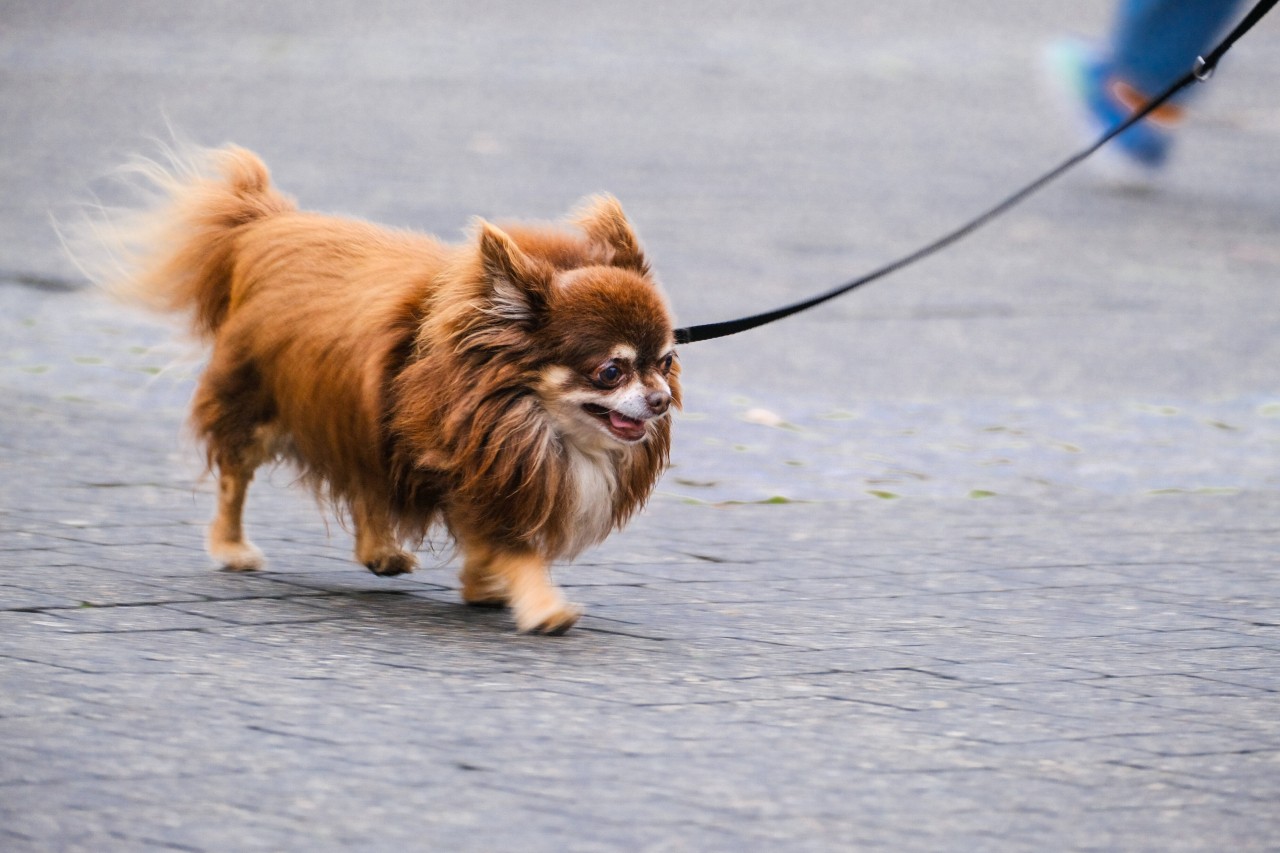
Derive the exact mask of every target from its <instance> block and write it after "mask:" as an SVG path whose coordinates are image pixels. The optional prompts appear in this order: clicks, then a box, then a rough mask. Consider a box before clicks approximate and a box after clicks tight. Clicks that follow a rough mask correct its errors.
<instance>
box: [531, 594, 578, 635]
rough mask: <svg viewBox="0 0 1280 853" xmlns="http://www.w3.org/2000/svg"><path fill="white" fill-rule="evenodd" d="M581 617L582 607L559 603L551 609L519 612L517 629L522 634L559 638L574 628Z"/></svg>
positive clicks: (564, 602) (565, 602)
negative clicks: (546, 635) (547, 635)
mask: <svg viewBox="0 0 1280 853" xmlns="http://www.w3.org/2000/svg"><path fill="white" fill-rule="evenodd" d="M581 615H582V607H581V605H578V604H572V603H570V602H568V601H558V602H556V603H555V604H554V605H552V606H549V607H543V608H526V609H521V610H517V611H516V628H518V629H519V630H520V633H522V634H549V635H557V636H558V635H560V634H563V633H564V632H565V631H568V630H569V629H570V628H572V627H573V626H574V623H576V622H577V621H578V617H580V616H581Z"/></svg>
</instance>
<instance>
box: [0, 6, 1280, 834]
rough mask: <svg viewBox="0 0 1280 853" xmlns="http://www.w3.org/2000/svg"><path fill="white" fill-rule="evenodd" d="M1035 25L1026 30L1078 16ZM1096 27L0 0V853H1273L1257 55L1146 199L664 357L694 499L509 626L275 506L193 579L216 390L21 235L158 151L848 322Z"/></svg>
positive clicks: (1100, 15)
mask: <svg viewBox="0 0 1280 853" xmlns="http://www.w3.org/2000/svg"><path fill="white" fill-rule="evenodd" d="M1059 5H1061V4H1059ZM1108 15H1109V4H1107V3H1101V2H1089V3H1082V4H1074V5H1073V6H1072V7H1071V9H1067V8H1065V7H1062V8H1059V7H1057V6H1053V5H1052V4H1048V5H1044V6H1043V8H1041V7H1040V6H1037V5H1036V4H1022V3H1015V2H1012V0H1009V2H982V3H966V4H955V6H954V7H952V6H947V7H945V8H942V9H939V6H938V4H935V3H924V2H916V1H915V0H912V2H903V3H895V4H870V3H860V4H848V3H835V2H831V3H826V2H823V3H806V4H800V5H796V4H767V5H765V6H761V5H760V4H754V5H752V6H750V7H749V8H748V7H745V6H742V5H741V4H729V3H712V4H694V5H690V4H665V3H663V4H649V5H646V6H644V7H643V8H638V7H635V5H634V4H622V3H614V2H605V3H595V4H572V3H556V4H538V5H536V6H530V5H524V6H521V5H519V4H513V3H509V2H506V0H495V2H492V3H467V4H448V5H446V4H436V3H427V4H419V3H391V2H383V3H378V2H374V3H363V4H359V5H358V6H348V5H346V4H329V3H322V4H302V3H295V2H285V3H273V4H250V3H240V2H228V3H209V4H195V5H192V4H171V3H161V2H151V3H143V2H131V3H128V4H118V5H117V6H115V7H113V8H112V9H111V10H110V11H108V10H107V9H106V7H103V6H101V5H100V4H92V3H77V2H61V3H41V4H31V3H7V2H4V3H0V116H2V117H3V119H4V120H3V121H0V190H2V192H0V395H2V397H3V400H4V403H3V405H2V406H0V849H4V850H15V851H27V850H31V851H36V850H40V851H45V850H92V851H100V850H111V849H125V850H144V849H179V850H209V851H214V850H219V851H220V850H256V849H269V850H345V849H360V850H392V849H431V850H503V849H521V850H583V851H591V850H628V851H629V850H655V851H657V850H698V851H702V850H744V849H749V850H756V849H760V850H765V849H786V850H815V851H816V850H836V849H883V850H895V851H896V850H963V851H987V850H990V851H1018V850H1028V849H1050V850H1058V849H1062V850H1067V849H1070V850H1151V851H1169V850H1204V851H1216V850H1223V849H1233V850H1272V849H1276V841H1275V839H1276V838H1277V837H1280V817H1277V810H1276V807H1275V804H1276V802H1277V801H1278V800H1280V714H1278V713H1277V691H1278V690H1280V665H1277V652H1280V615H1278V613H1280V601H1278V599H1280V568H1278V560H1277V556H1278V554H1280V546H1278V543H1277V537H1278V535H1280V524H1278V523H1277V521H1276V518H1277V513H1278V512H1280V474H1277V470H1278V469H1277V461H1278V459H1277V457H1278V456H1280V388H1278V386H1277V380H1278V379H1280V337H1277V336H1276V335H1275V331H1274V330H1275V329H1276V327H1277V320H1280V303H1278V302H1277V300H1276V298H1275V295H1274V293H1273V289H1274V287H1275V285H1276V281H1277V278H1278V275H1277V274H1278V273H1280V252H1278V251H1277V248H1276V247H1277V239H1276V235H1277V233H1278V230H1280V203H1277V199H1278V198H1280V178H1278V177H1277V176H1278V175H1280V168H1278V166H1280V159H1277V158H1278V156H1280V155H1277V152H1278V151H1280V104H1278V103H1277V101H1276V98H1275V94H1274V93H1275V92H1277V91H1280V66H1277V65H1276V63H1274V62H1273V61H1272V59H1271V58H1272V57H1274V56H1275V55H1276V50H1277V48H1280V35H1278V34H1280V29H1278V28H1277V27H1276V26H1275V23H1276V22H1275V21H1271V20H1268V21H1266V22H1264V24H1263V25H1262V26H1261V27H1260V28H1259V30H1258V31H1257V32H1256V33H1255V34H1254V35H1251V36H1250V37H1249V39H1248V40H1246V41H1245V42H1242V43H1241V44H1240V46H1239V47H1238V48H1237V51H1236V52H1235V53H1233V55H1232V57H1231V60H1230V62H1229V63H1228V65H1227V66H1226V67H1224V68H1223V69H1222V71H1221V73H1220V74H1219V75H1218V76H1217V77H1216V78H1215V79H1214V81H1213V83H1212V84H1211V88H1210V89H1209V90H1208V91H1206V92H1205V93H1204V96H1203V97H1202V99H1200V100H1199V101H1197V102H1196V104H1195V109H1194V110H1193V114H1192V118H1191V120H1190V121H1189V122H1188V124H1187V126H1186V127H1185V128H1184V129H1183V131H1182V133H1181V135H1180V138H1179V149H1180V150H1179V155H1180V156H1179V159H1178V160H1177V162H1176V163H1175V164H1174V167H1173V168H1172V169H1170V170H1168V171H1167V172H1166V173H1165V174H1164V175H1162V176H1161V179H1160V180H1159V182H1157V183H1156V184H1155V185H1154V186H1153V187H1151V188H1149V189H1147V190H1145V191H1143V192H1134V191H1131V190H1120V189H1117V188H1116V187H1115V186H1113V185H1110V184H1108V183H1106V182H1105V181H1103V180H1101V179H1099V178H1098V177H1097V176H1096V175H1091V174H1089V173H1087V172H1086V173H1081V174H1077V175H1073V176H1071V177H1070V178H1068V179H1066V180H1064V181H1063V182H1061V183H1060V184H1058V185H1057V186H1055V187H1053V188H1051V189H1050V190H1049V191H1047V192H1046V193H1045V194H1043V195H1042V196H1040V197H1039V198H1037V199H1035V200H1034V201H1032V202H1031V203H1030V204H1029V205H1028V206H1026V207H1025V208H1023V209H1021V210H1019V211H1018V212H1016V213H1015V214H1013V215H1012V216H1010V217H1009V218H1008V219H1006V220H1003V221H1002V222H1000V223H999V224H997V225H995V226H993V227H992V228H990V229H989V230H987V231H985V232H983V233H982V234H981V235H978V236H976V237H975V238H974V239H972V240H971V241H969V242H966V243H965V244H963V245H961V246H958V247H956V248H955V249H953V250H951V251H949V252H948V253H946V254H945V255H942V256H940V257H938V258H936V259H933V260H931V261H929V262H927V263H926V264H924V265H922V266H920V267H918V268H915V269H912V270H911V271H908V272H905V273H903V274H901V275H899V276H897V277H895V278H893V279H889V280H887V281H884V282H882V283H880V284H877V285H875V286H874V287H872V288H870V289H868V290H866V291H864V292H861V293H859V294H858V295H856V296H852V297H850V298H849V299H847V300H843V301H841V302H838V303H836V304H834V305H831V306H828V307H827V308H824V309H823V310H821V311H820V312H817V313H814V314H812V315H807V316H804V317H800V318H796V319H793V320H790V321H788V322H787V323H785V324H783V325H780V326H778V327H774V328H772V329H768V330H760V331H757V332H754V333H752V334H749V335H745V336H743V337H741V338H738V339H730V340H726V341H721V342H710V343H704V344H699V345H696V346H691V347H687V348H686V349H685V351H684V352H683V353H682V359H683V361H684V365H685V370H686V376H687V377H688V383H687V385H688V407H687V410H686V412H685V413H684V414H683V415H682V416H681V417H680V419H679V421H678V424H677V445H676V450H675V463H676V464H675V467H674V469H673V470H672V471H671V472H670V474H669V475H668V476H667V477H666V478H665V479H664V480H663V482H662V483H661V485H660V487H659V492H658V494H657V496H656V497H655V498H654V500H653V502H652V504H651V506H650V508H649V510H648V511H647V512H646V513H645V514H644V515H643V516H642V517H641V518H640V519H639V520H638V521H636V522H635V523H634V524H633V525H632V526H631V527H630V528H629V529H628V530H626V531H625V532H623V533H621V534H619V535H617V536H615V537H613V538H612V539H610V540H609V541H608V542H606V543H605V544H604V545H603V546H601V547H600V548H598V549H596V550H594V551H592V552H590V553H588V554H587V555H585V556H584V557H583V558H582V559H581V560H579V561H578V562H577V563H576V564H574V565H572V566H567V567H563V568H562V569H560V570H559V571H558V577H559V579H560V580H561V581H562V582H563V583H564V584H565V585H566V586H567V587H569V588H570V590H571V593H572V595H573V597H574V598H575V599H577V600H579V601H582V602H583V603H585V604H586V605H587V607H588V615H587V616H586V617H584V619H583V620H582V622H581V623H580V625H579V627H578V628H576V629H575V630H574V631H573V632H571V633H570V634H569V635H567V636H565V637H561V638H532V637H522V636H518V635H515V634H514V633H513V630H512V624H511V621H510V618H509V617H508V616H507V615H506V614H503V613H498V612H491V611H477V610H470V609H467V608H464V607H462V606H460V605H459V604H458V601H457V592H456V583H455V580H454V576H453V575H454V567H453V566H452V565H451V564H450V562H449V555H448V553H447V552H446V551H445V550H443V549H442V550H441V551H440V553H437V554H434V555H433V554H430V553H428V554H424V555H423V556H424V562H425V563H426V564H427V565H426V567H425V568H424V569H423V570H422V571H420V572H418V573H416V574H414V575H411V576H408V577H401V578H395V579H380V578H376V577H373V576H372V575H370V574H368V573H367V572H364V571H363V570H362V569H359V568H357V567H355V566H354V565H352V564H351V563H350V562H349V561H348V559H347V555H348V552H349V550H350V537H349V535H348V534H347V533H346V532H345V531H344V530H343V529H342V527H341V526H340V525H339V524H338V523H336V522H334V521H333V520H332V519H329V520H326V519H325V517H324V516H323V514H322V513H320V512H318V511H317V510H316V508H315V507H314V506H313V505H312V503H311V502H310V500H309V499H308V498H306V497H305V496H303V495H300V494H298V493H297V492H296V491H294V490H292V489H291V488H290V481H291V475H290V474H289V472H287V471H279V472H277V473H275V474H274V475H271V476H269V477H264V478H263V482H261V483H259V484H258V486H257V488H256V490H255V491H254V492H253V493H252V495H251V497H250V509H249V524H250V529H251V532H252V534H253V535H254V537H255V539H256V540H257V541H258V543H259V544H260V545H262V547H263V548H264V550H265V551H266V552H267V554H268V558H269V560H270V562H269V565H268V570H267V571H265V572H262V573H260V574H257V575H250V576H240V575H232V574H226V573H221V572H217V571H214V570H213V569H212V568H211V567H210V565H209V563H208V560H207V558H206V557H205V556H204V554H203V551H202V538H203V523H204V520H205V519H206V517H207V516H208V515H209V513H210V510H211V495H210V491H209V484H208V482H207V481H205V480H203V479H202V476H201V470H200V468H199V464H198V460H199V453H198V451H197V450H196V448H194V447H193V446H192V445H191V443H190V441H189V440H188V439H186V437H185V436H184V433H183V431H182V420H183V410H184V406H185V402H186V399H187V396H188V395H189V393H190V389H191V383H192V379H193V377H194V376H195V375H196V372H197V371H198V368H199V361H200V354H199V353H198V352H193V351H191V350H190V349H189V348H187V347H186V346H184V345H182V344H180V343H175V342H173V340H172V338H171V336H170V333H169V331H168V329H167V328H166V327H165V326H163V325H161V324H159V323H157V322H155V321H153V320H151V319H149V318H146V317H142V316H139V315H138V314H136V313H133V312H131V311H129V310H126V309H123V308H121V307H119V306H114V305H111V304H109V303H107V302H105V301H103V300H101V299H100V298H98V297H97V296H95V295H93V294H92V293H89V292H88V291H86V290H85V289H83V287H82V285H81V282H80V279H79V277H78V275H77V273H76V272H75V270H74V268H73V267H72V266H71V265H70V264H69V263H68V262H67V261H66V259H65V258H64V257H63V256H62V254H61V250H60V248H59V245H58V241H57V238H56V235H55V232H54V229H53V228H51V227H50V225H49V217H50V214H52V215H53V217H54V218H55V219H57V220H59V221H61V222H69V221H72V220H74V219H75V217H76V205H77V204H78V203H80V202H82V201H83V200H85V199H86V198H88V197H89V196H90V194H91V193H92V194H96V196H97V197H98V198H99V199H101V200H102V201H103V202H104V203H107V204H112V203H116V202H117V201H119V197H118V195H116V189H115V187H114V185H113V184H112V183H111V182H110V181H107V180H103V179H102V176H103V175H105V174H106V173H107V172H108V170H109V169H110V168H111V167H113V166H114V165H116V164H117V163H119V162H120V161H122V160H123V159H125V158H126V157H127V156H128V155H129V154H131V153H133V152H136V151H140V150H141V151H144V152H146V151H147V150H148V144H149V143H148V142H147V138H148V137H149V136H160V137H163V136H165V135H166V134H167V133H168V130H167V129H166V124H171V125H172V126H173V127H175V128H177V129H179V130H180V131H181V132H182V133H184V134H185V135H187V136H190V137H192V138H194V139H196V140H198V141H201V142H205V143H218V142H221V141H223V140H234V141H237V142H240V143H241V144H245V145H247V146H249V147H252V148H254V149H256V150H258V151H260V152H261V153H262V154H263V155H264V156H265V157H266V158H267V160H268V162H269V163H270V164H271V165H272V167H273V169H274V172H275V175H276V177H277V179H278V181H279V183H280V184H281V185H282V186H284V187H285V188H286V189H287V190H288V191H289V192H291V193H293V194H295V195H296V196H297V197H298V198H299V199H300V200H301V201H302V202H303V203H304V204H305V205H307V206H310V207H315V208H318V209H322V210H331V211H342V212H348V213H352V214H355V215H360V216H366V217H370V218H375V219H379V220H381V221H386V222H391V223H394V224H399V225H404V226H408V227H417V228H424V229H430V230H433V231H437V232H441V233H445V234H457V233H458V232H459V230H460V229H461V228H462V227H463V225H464V224H465V222H466V219H467V217H468V216H471V215H473V214H480V215H485V216H490V217H503V216H509V217H530V216H532V217H550V216H555V215H558V214H559V213H560V212H561V211H562V210H564V209H565V208H567V207H569V206H571V205H572V204H573V203H574V201H575V200H576V199H577V198H578V197H580V196H582V195H584V194H587V193H590V192H595V191H599V190H609V191H611V192H614V193H616V194H617V195H618V196H619V197H620V198H621V199H622V200H623V202H624V204H625V205H626V206H627V208H628V210H629V211H630V213H631V215H632V217H633V219H634V220H635V221H636V224H637V226H638V227H639V229H640V230H641V233H642V236H643V237H644V238H645V240H646V245H647V246H648V248H649V251H650V254H651V255H652V258H653V260H654V263H655V265H656V267H657V269H658V271H659V273H660V275H661V276H662V278H663V280H664V281H665V283H666V285H667V288H668V291H669V293H670V295H671V298H672V301H673V303H674V304H675V305H676V307H677V309H678V311H679V313H680V315H681V317H682V319H684V320H686V321H689V322H699V321H704V320H713V319H721V318H724V317H728V316H732V315H736V314H738V313H741V312H744V311H753V310H757V309H760V308H763V307H771V306H772V305H774V304H777V303H781V302H784V301H788V300H790V299H793V298H796V297H798V296H800V295H804V294H807V293H808V292H811V291H813V290H816V289H819V288H825V287H828V286H830V285H832V284H834V283H837V282H839V281H841V280H844V279H846V278H848V277H850V276H852V275H853V274H855V273H857V272H860V271H862V270H864V269H866V268H868V267H870V266H872V265H875V264H878V263H880V262H882V261H884V260H887V259H889V258H891V257H892V256H894V255H895V254H897V253H899V252H902V251H906V250H909V249H911V248H914V246H915V245H916V244H917V243H918V242H920V241H921V240H924V239H928V238H929V237H932V236H934V235H935V234H937V233H938V232H940V231H941V230H943V229H945V228H947V227H948V226H950V225H953V224H955V223H957V222H958V221H960V220H961V219H963V218H964V217H965V216H966V215H968V214H970V213H972V212H974V211H976V210H978V209H981V208H982V207H983V206H984V205H986V204H987V203H989V202H991V201H992V200H994V199H995V198H997V197H998V196H999V195H1001V194H1002V193H1003V192H1004V191H1006V190H1007V189H1009V188H1011V187H1012V186H1014V185H1016V184H1017V183H1018V182H1019V181H1020V180H1022V179H1024V178H1027V177H1030V176H1031V175H1033V174H1035V173H1036V172H1037V171H1039V170H1040V169H1041V168H1042V167H1044V166H1046V165H1048V164H1050V163H1053V162H1056V160H1058V159H1060V158H1061V157H1063V156H1065V155H1066V154H1067V153H1069V152H1070V151H1071V150H1072V149H1073V146H1074V144H1075V140H1074V139H1073V138H1071V137H1070V135H1069V133H1068V132H1067V131H1066V130H1065V129H1064V127H1063V125H1062V124H1061V123H1060V122H1059V121H1058V113H1057V109H1056V104H1055V103H1054V102H1053V100H1052V99H1051V98H1050V97H1049V96H1048V95H1047V94H1046V93H1045V92H1044V91H1042V87H1041V86H1040V84H1039V81H1038V77H1037V75H1038V73H1039V72H1038V57H1039V51H1040V50H1041V48H1042V47H1043V45H1044V44H1045V43H1046V42H1047V41H1048V40H1050V39H1052V38H1054V37H1056V36H1058V35H1059V34H1061V33H1063V32H1066V31H1068V30H1071V29H1075V28H1083V29H1085V30H1088V31H1097V30H1100V29H1101V28H1102V27H1103V26H1104V25H1105V22H1106V20H1107V18H1108Z"/></svg>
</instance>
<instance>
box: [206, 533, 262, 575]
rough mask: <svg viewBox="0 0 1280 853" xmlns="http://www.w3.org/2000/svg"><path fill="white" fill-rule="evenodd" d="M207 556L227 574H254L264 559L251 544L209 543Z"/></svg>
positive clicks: (243, 542)
mask: <svg viewBox="0 0 1280 853" xmlns="http://www.w3.org/2000/svg"><path fill="white" fill-rule="evenodd" d="M209 556H211V557H213V559H215V560H217V561H218V563H219V564H220V565H221V566H222V568H223V569H225V570H226V571H228V572H256V571H257V570H258V569H260V568H262V566H263V564H264V563H265V562H266V558H265V557H263V556H262V552H261V551H259V550H258V548H257V546H256V545H254V544H253V543H251V542H245V541H243V540H242V541H240V542H211V543H209Z"/></svg>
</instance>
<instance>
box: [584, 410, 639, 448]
mask: <svg viewBox="0 0 1280 853" xmlns="http://www.w3.org/2000/svg"><path fill="white" fill-rule="evenodd" d="M582 408H583V410H584V411H585V412H586V413H587V414H589V415H591V417H593V418H595V419H596V420H598V421H600V423H602V424H604V426H605V429H607V430H609V432H610V434H612V435H613V436H614V437H615V438H617V439H619V440H621V441H627V442H631V441H639V440H640V439H642V438H644V434H645V422H644V421H641V420H637V419H636V418H630V417H627V416H626V415H624V414H622V413H621V412H617V411H614V410H613V409H606V408H605V407H604V406H598V405H596V404H595V403H587V404H585V405H583V407H582Z"/></svg>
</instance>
